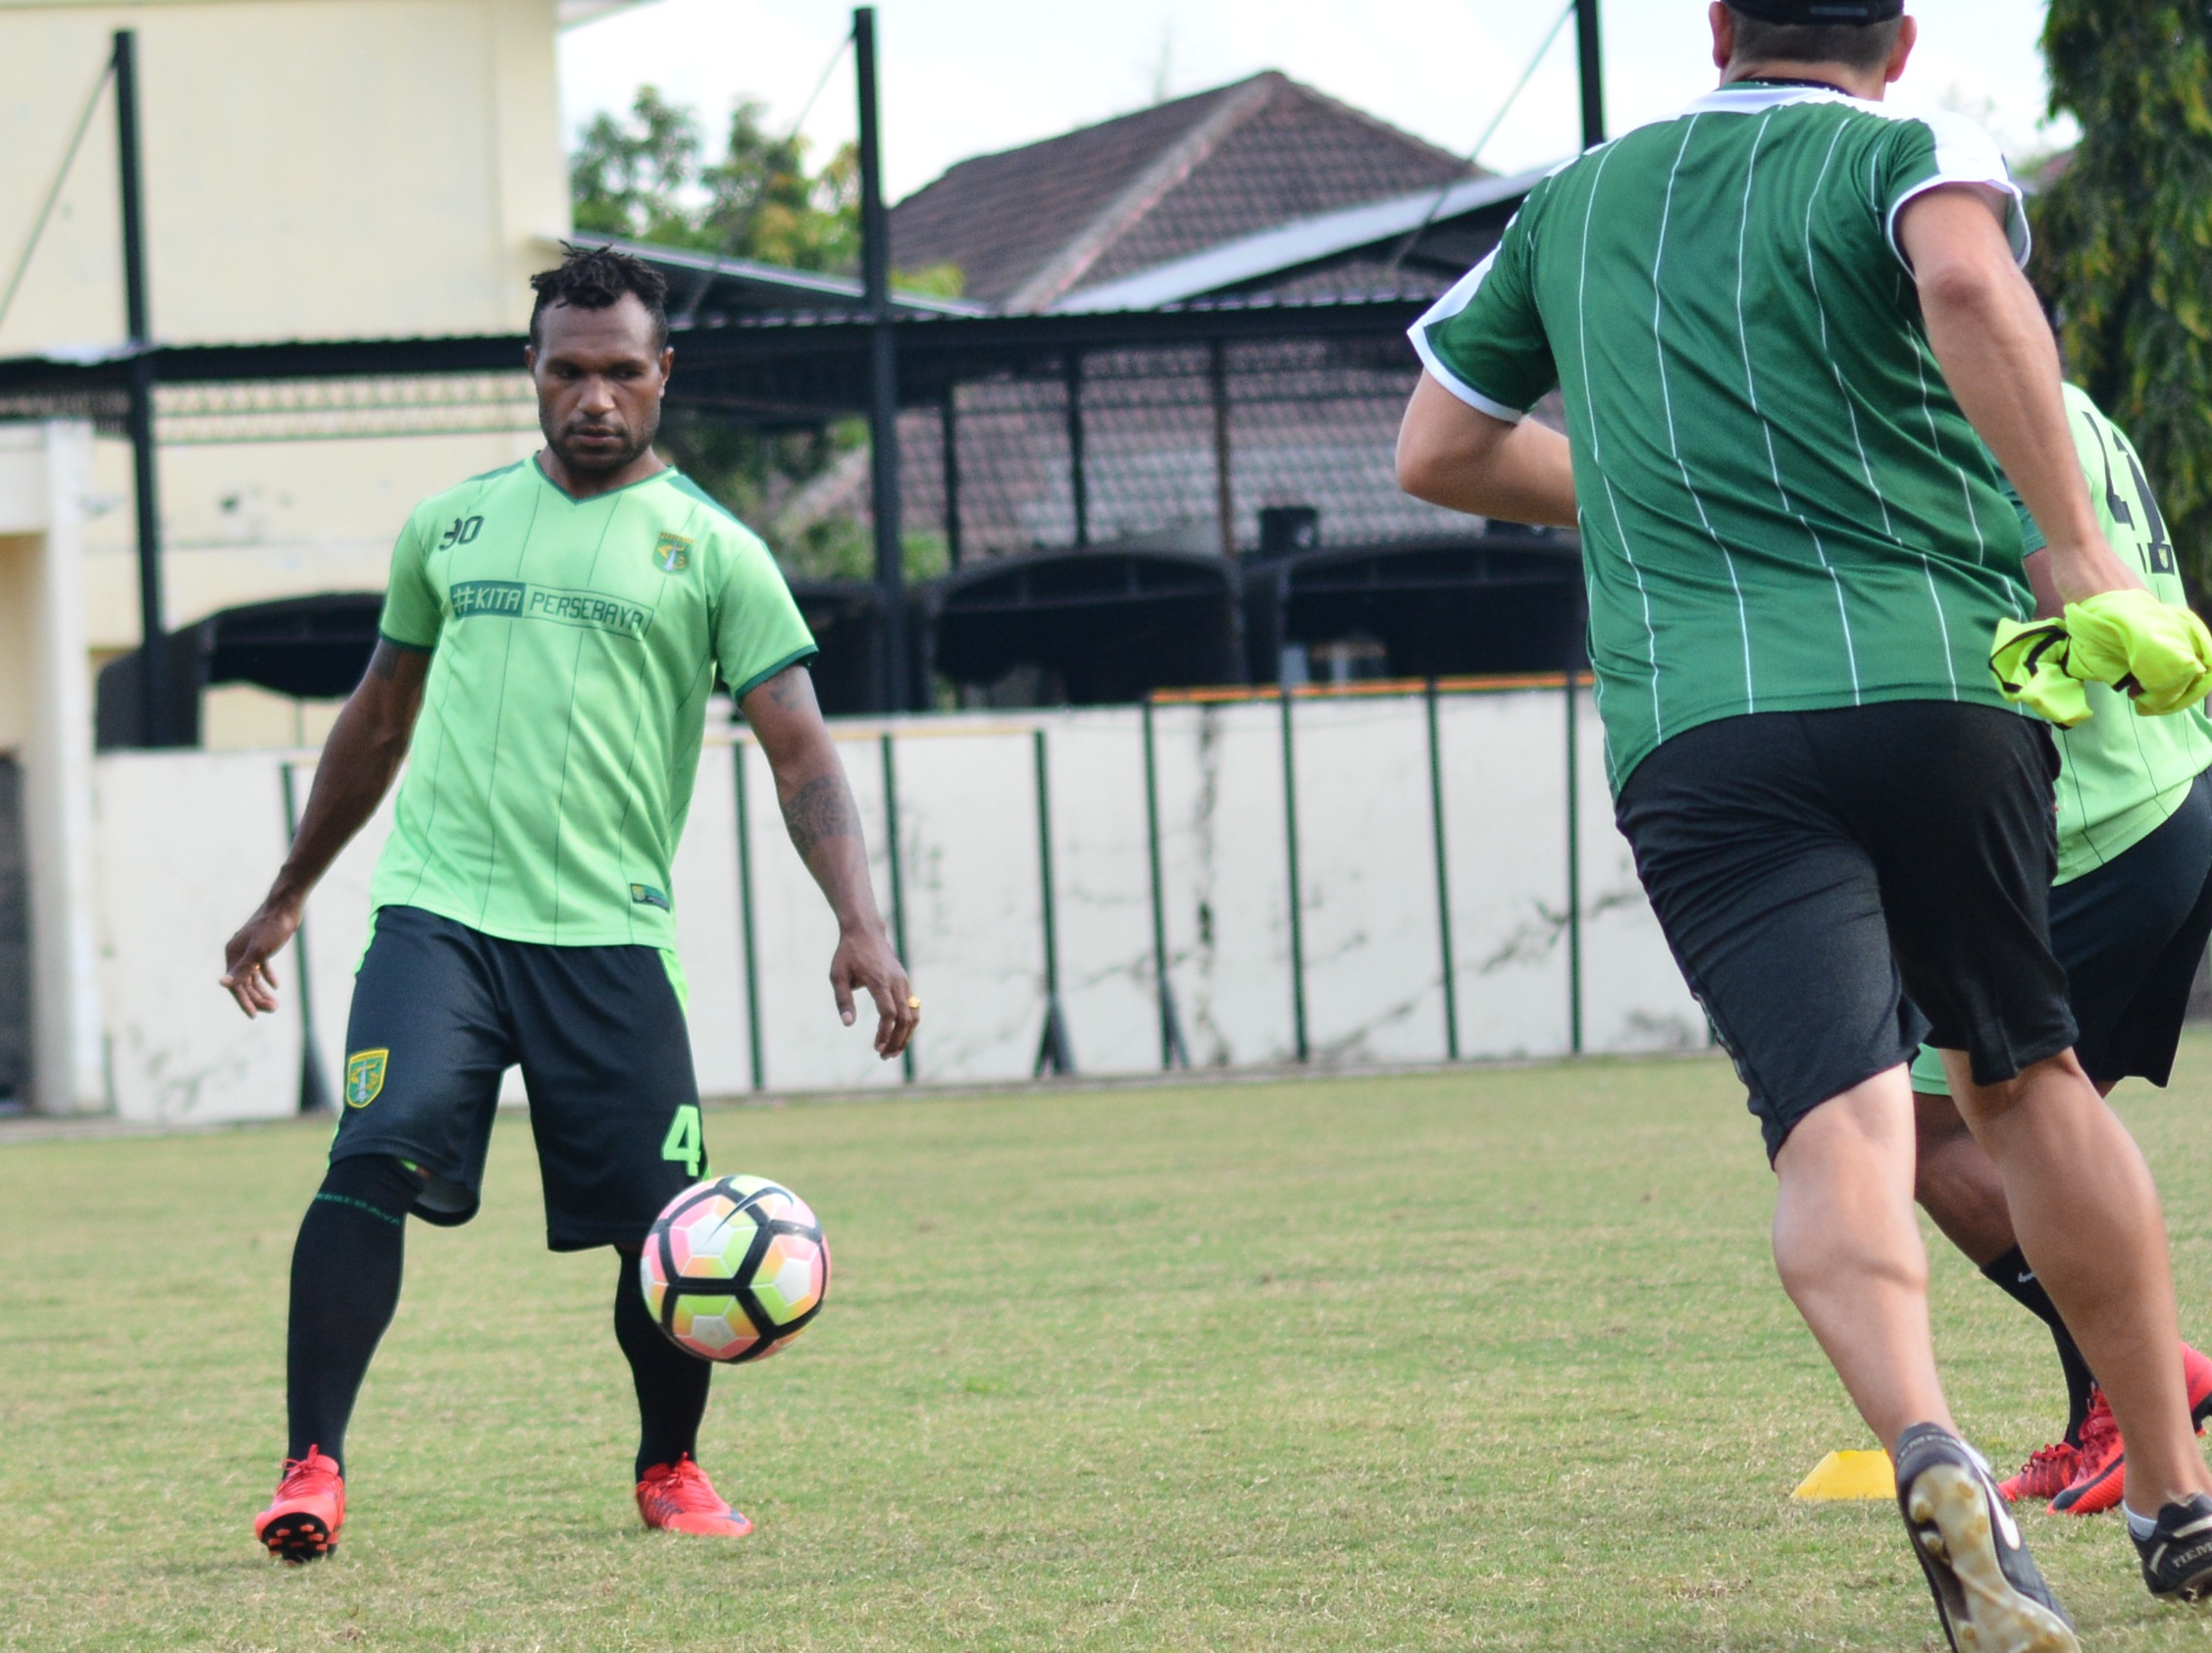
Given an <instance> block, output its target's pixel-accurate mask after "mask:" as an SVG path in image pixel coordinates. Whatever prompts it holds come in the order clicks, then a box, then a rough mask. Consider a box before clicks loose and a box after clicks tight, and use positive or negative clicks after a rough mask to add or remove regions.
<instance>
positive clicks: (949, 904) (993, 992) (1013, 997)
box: [897, 723, 1045, 1079]
mask: <svg viewBox="0 0 2212 1653" xmlns="http://www.w3.org/2000/svg"><path fill="white" fill-rule="evenodd" d="M917 734H918V736H919V737H920V738H915V739H904V740H900V741H898V742H897V754H898V758H897V760H898V768H899V819H900V868H901V871H902V874H903V882H904V887H905V905H906V914H905V920H906V921H905V930H906V947H907V952H908V954H909V957H908V958H907V960H906V964H907V968H908V970H909V971H910V972H911V973H912V975H913V979H914V984H915V985H914V991H915V992H916V993H917V994H919V995H920V996H921V998H922V1000H923V1004H924V1008H923V1012H922V1013H923V1024H922V1025H923V1026H924V1028H925V1029H926V1030H927V1031H926V1034H925V1035H924V1036H923V1037H922V1039H921V1040H920V1041H919V1042H918V1043H917V1044H916V1047H915V1052H914V1059H915V1073H916V1076H917V1077H926V1078H930V1079H1022V1078H1027V1077H1028V1076H1029V1074H1030V1072H1031V1070H1032V1066H1033V1064H1034V1063H1035V1061H1036V1058H1037V1043H1038V1035H1039V1034H1040V1032H1041V1031H1042V1030H1043V1028H1044V1025H1045V939H1044V938H1045V926H1044V913H1045V902H1044V884H1043V878H1042V872H1041V868H1040V863H1039V858H1038V847H1037V779H1036V753H1035V746H1034V741H1033V738H1032V736H1031V734H1030V732H1029V730H1028V729H1026V728H1023V727H1018V726H1017V727H1012V728H1007V727H1003V726H998V727H988V726H986V727H977V726H972V725H971V726H965V727H963V726H962V725H960V724H958V723H952V724H947V725H944V726H941V728H939V729H934V730H933V729H930V728H928V727H926V726H925V727H924V728H923V729H922V730H920V731H917Z"/></svg>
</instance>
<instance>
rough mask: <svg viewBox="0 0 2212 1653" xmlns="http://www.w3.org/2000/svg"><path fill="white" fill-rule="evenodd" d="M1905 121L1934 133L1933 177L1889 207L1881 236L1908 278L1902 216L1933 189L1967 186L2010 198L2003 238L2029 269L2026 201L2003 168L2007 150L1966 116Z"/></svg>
mask: <svg viewBox="0 0 2212 1653" xmlns="http://www.w3.org/2000/svg"><path fill="white" fill-rule="evenodd" d="M1905 118H1906V119H1909V120H1913V121H1917V122H1919V123H1920V124H1921V125H1922V126H1924V127H1926V128H1927V129H1929V131H1930V132H1931V133H1933V134H1934V137H1935V176H1934V177H1932V178H1929V179H1924V180H1922V181H1920V182H1919V183H1916V184H1914V185H1913V186H1912V188H1910V189H1908V190H1906V191H1905V193H1904V194H1902V195H1900V196H1898V197H1897V199H1896V200H1895V201H1894V202H1893V203H1892V204H1891V205H1890V208H1889V219H1888V222H1887V223H1885V224H1884V225H1883V226H1882V227H1881V229H1882V238H1883V239H1884V240H1886V241H1888V243H1889V250H1890V251H1891V252H1893V253H1895V254H1896V255H1897V262H1898V263H1900V264H1902V265H1903V266H1904V267H1905V270H1906V273H1907V274H1908V275H1909V274H1910V273H1911V272H1912V268H1913V266H1912V261H1911V260H1910V259H1908V258H1906V256H1905V249H1904V247H1903V246H1901V245H1899V243H1898V240H1897V218H1898V215H1899V214H1901V213H1902V212H1903V211H1904V210H1905V208H1906V207H1907V206H1908V205H1910V204H1911V203H1912V202H1914V201H1917V200H1918V199H1920V197H1921V196H1923V195H1925V194H1927V193H1928V192H1929V190H1930V189H1941V188H1944V187H1946V186H1947V185H1952V184H1961V183H1964V184H1972V185H1974V186H1976V187H1978V188H1981V189H1995V190H1998V191H2001V192H2002V193H2003V194H2004V195H2006V196H2007V197H2009V205H2008V206H2007V208H2006V212H2005V239H2006V240H2007V241H2008V242H2009V243H2010V244H2011V246H2012V256H2013V261H2014V262H2015V263H2016V264H2018V265H2019V266H2020V267H2021V268H2022V269H2023V270H2025V269H2026V268H2028V254H2029V252H2030V250H2031V248H2032V239H2031V236H2030V233H2029V229H2028V198H2027V197H2026V196H2025V195H2023V194H2022V193H2021V190H2020V185H2019V184H2017V183H2015V182H2014V181H2012V171H2011V169H2010V168H2008V167H2007V166H2006V165H2005V157H2004V152H2003V151H2002V150H2000V149H1999V148H1998V147H1997V145H1996V142H1995V140H1994V139H1992V138H1991V137H1990V136H1989V134H1988V133H1987V132H1985V131H1983V130H1982V129H1981V128H1980V127H1978V126H1976V125H1975V124H1974V122H1972V121H1970V120H1968V119H1967V118H1966V117H1965V116H1964V115H1957V114H1953V113H1952V112H1950V111H1949V110H1931V111H1929V112H1928V113H1927V114H1922V115H1913V116H1909V117H1905Z"/></svg>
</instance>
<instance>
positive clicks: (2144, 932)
mask: <svg viewBox="0 0 2212 1653" xmlns="http://www.w3.org/2000/svg"><path fill="white" fill-rule="evenodd" d="M2207 943H2212V772H2207V773H2206V774H2202V775H2199V776H2197V778H2196V784H2195V785H2194V786H2192V787H2191V788H2190V789H2189V792H2188V796H2187V797H2186V798H2185V799H2184V800H2183V801H2182V806H2181V807H2180V808H2179V809H2177V810H2175V811H2174V813H2173V814H2172V815H2170V816H2168V817H2167V819H2166V822H2165V824H2164V825H2163V826H2161V827H2160V828H2159V829H2158V830H2157V831H2156V832H2153V833H2151V834H2150V835H2149V836H2148V837H2147V838H2144V839H2142V840H2140V841H2139V842H2137V843H2135V844H2134V845H2131V846H2130V847H2129V848H2128V849H2127V850H2126V851H2125V852H2123V853H2121V854H2120V855H2118V856H2117V857H2115V858H2114V859H2112V860H2109V861H2107V862H2106V863H2105V864H2104V865H2102V866H2100V867H2098V868H2097V869H2096V870H2095V871H2093V872H2085V873H2083V875H2082V876H2081V877H2079V878H2077V879H2074V880H2073V881H2072V882H2070V883H2066V884H2061V885H2059V886H2058V888H2056V889H2055V890H2053V891H2052V892H2051V952H2052V953H2053V954H2054V955H2056V956H2057V958H2058V961H2059V965H2060V967H2061V968H2062V969H2064V970H2065V971H2066V994H2067V998H2068V1000H2069V1001H2070V1002H2071V1003H2072V1005H2073V1007H2074V1019H2075V1020H2076V1021H2077V1022H2079V1023H2080V1024H2081V1028H2082V1032H2081V1036H2080V1037H2079V1038H2078V1039H2077V1040H2076V1041H2075V1045H2074V1054H2075V1055H2076V1056H2077V1057H2079V1058H2081V1059H2082V1066H2083V1068H2084V1069H2085V1070H2086V1071H2087V1073H2088V1075H2089V1077H2090V1078H2092V1079H2094V1080H2096V1081H2097V1082H2098V1083H2099V1084H2106V1085H2117V1084H2118V1083H2119V1082H2120V1081H2121V1080H2123V1079H2130V1078H2134V1079H2148V1080H2149V1081H2150V1082H2151V1083H2152V1084H2154V1085H2163V1084H2165V1083H2166V1081H2167V1080H2168V1079H2170V1078H2172V1077H2173V1075H2174V1052H2175V1049H2176V1047H2178V1046H2179V1045H2180V1044H2181V1040H2182V1024H2183V1022H2185V1021H2186V1020H2187V1019H2188V1003H2189V990H2190V989H2191V988H2192V987H2193V986H2195V984H2196V972H2197V967H2198V966H2199V965H2200V964H2202V963H2203V961H2204V950H2205V947H2206V944H2207ZM1928 1057H1929V1053H1923V1057H1922V1059H1920V1060H1918V1061H1915V1062H1914V1063H1913V1088H1914V1089H1915V1090H1919V1091H1929V1092H1932V1093H1934V1094H1936V1095H1947V1094H1948V1093H1949V1090H1950V1086H1949V1085H1948V1084H1947V1083H1945V1082H1944V1080H1943V1077H1942V1064H1941V1062H1940V1061H1935V1062H1933V1063H1931V1062H1930V1061H1929V1059H1928Z"/></svg>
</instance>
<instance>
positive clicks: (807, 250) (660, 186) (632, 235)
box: [569, 86, 860, 273]
mask: <svg viewBox="0 0 2212 1653" xmlns="http://www.w3.org/2000/svg"><path fill="white" fill-rule="evenodd" d="M766 113H767V111H766V109H765V108H764V107H763V106H762V105H761V104H759V103H756V102H754V101H753V100H751V99H749V98H746V99H741V100H740V101H739V103H738V106H737V108H736V109H735V110H733V111H732V112H731V115H730V129H729V133H728V136H727V139H726V141H725V143H724V146H723V152H722V156H721V158H720V159H719V160H715V161H705V160H703V154H704V143H703V140H702V138H701V136H700V133H699V122H698V117H697V116H696V115H695V114H694V112H693V111H691V110H689V109H686V108H683V107H682V106H680V105H677V104H672V103H669V102H667V101H666V100H665V99H663V98H662V97H661V95H660V93H659V91H658V90H657V89H656V88H654V87H652V86H640V87H639V88H638V95H637V98H636V99H635V101H633V103H632V104H631V106H630V114H629V117H628V118H627V119H623V118H618V117H616V116H613V115H609V114H604V113H602V114H600V115H598V116H597V117H595V118H594V119H593V120H592V124H591V126H589V127H587V128H586V129H585V130H584V141H583V143H582V145H581V146H580V147H579V148H578V149H577V151H576V154H575V156H574V157H573V158H572V159H571V161H570V163H569V184H570V190H571V194H572V196H573V198H574V201H575V208H576V227H577V229H579V230H595V231H597V232H599V233H601V234H605V235H621V236H624V237H626V238H628V239H630V240H635V241H651V242H654V243H656V244H658V245H661V246H671V247H687V248H690V249H692V250H694V251H698V252H712V253H719V254H722V255H723V256H725V257H731V258H752V259H758V260H759V261H760V262H762V263H764V264H782V265H786V266H789V267H790V268H792V269H795V270H829V271H836V272H841V273H843V272H849V271H852V270H856V269H858V268H859V264H860V173H859V162H858V160H857V158H856V157H855V154H854V151H853V148H852V145H850V144H846V145H845V146H844V147H842V148H841V149H839V150H838V151H837V152H836V153H835V154H833V155H832V156H831V157H830V158H829V160H828V162H827V163H825V164H824V165H823V166H822V168H821V169H820V170H819V171H809V170H808V167H807V154H806V152H807V142H806V139H804V138H803V137H797V136H790V137H776V136H772V135H771V134H770V133H769V132H768V131H767V130H766V129H764V128H763V127H762V126H761V120H762V117H763V116H764V115H765V114H766Z"/></svg>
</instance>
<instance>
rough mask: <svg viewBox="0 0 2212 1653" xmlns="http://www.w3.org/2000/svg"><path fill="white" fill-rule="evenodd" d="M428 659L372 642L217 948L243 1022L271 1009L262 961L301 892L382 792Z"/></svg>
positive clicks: (395, 768)
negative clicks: (301, 791) (278, 839)
mask: <svg viewBox="0 0 2212 1653" xmlns="http://www.w3.org/2000/svg"><path fill="white" fill-rule="evenodd" d="M430 659H431V657H430V655H429V653H428V652H427V651H425V650H421V649H414V648H402V647H400V646H398V645H397V644H394V643H392V642H391V641H390V640H388V639H386V638H379V639H378V640H377V647H376V652H375V653H374V654H372V655H371V656H370V658H369V669H368V671H367V672H366V673H364V674H363V675H362V678H361V682H360V685H359V687H358V688H356V689H355V690H354V691H353V694H352V696H351V697H350V698H348V699H347V700H346V702H345V706H344V708H343V709H342V710H340V711H339V713H338V716H337V722H336V723H334V725H332V727H331V736H330V739H329V740H327V741H326V742H324V743H323V756H322V760H321V761H320V762H318V763H317V764H316V766H315V782H314V785H313V786H312V787H310V788H309V789H308V794H307V807H306V808H305V809H304V810H302V811H301V813H300V819H299V831H298V833H297V834H296V835H295V836H294V837H293V839H292V845H291V851H290V852H289V853H288V854H287V855H285V857H284V864H283V867H282V868H281V869H280V870H279V871H278V874H277V878H276V882H275V883H273V884H272V885H271V886H270V887H269V894H268V895H267V896H266V897H264V898H263V900H262V903H261V906H260V908H259V909H258V910H257V911H256V912H255V913H254V915H253V916H252V917H251V918H249V919H247V920H246V921H245V923H244V925H242V926H241V927H240V928H239V930H238V933H237V934H236V935H234V936H232V937H231V941H230V944H229V945H228V946H227V947H226V948H225V949H224V960H223V961H224V972H223V976H222V978H221V981H222V985H223V987H224V989H225V990H226V991H227V992H229V994H230V995H231V998H232V999H233V1000H235V1001H236V1002H237V1006H238V1008H239V1009H241V1010H243V1011H245V1013H246V1014H247V1015H249V1016H251V1015H255V1014H259V1013H263V1012H266V1011H270V1010H274V1009H275V1008H276V1007H277V976H276V972H275V971H274V970H272V969H271V968H270V966H269V960H270V959H271V958H272V957H273V956H276V955H277V954H278V953H279V952H281V951H282V950H283V946H284V944H285V943H286V942H288V941H290V940H291V938H292V932H293V931H295V930H297V929H298V928H299V915H300V909H301V908H302V907H303V906H305V904H306V903H307V893H308V892H309V891H310V890H312V889H314V888H315V885H316V882H317V880H319V879H320V878H321V877H322V876H323V874H324V873H325V872H327V871H329V870H330V865H331V862H333V861H334V860H335V859H337V854H338V852H339V851H340V850H342V849H344V848H345V846H346V844H347V843H348V842H349V841H350V840H351V839H352V837H353V835H354V834H355V833H357V832H359V831H360V830H361V828H362V827H363V826H364V825H365V824H367V822H368V819H369V817H370V816H371V815H374V814H375V813H376V812H377V805H378V804H379V803H381V802H382V801H384V795H385V794H386V792H388V791H389V790H390V789H391V782H392V778H393V777H394V776H395V775H397V774H398V773H399V765H400V763H401V762H402V761H403V760H404V759H405V758H406V756H407V743H408V742H409V740H411V739H412V738H413V736H414V732H415V718H416V715H417V713H419V712H420V711H421V710H422V705H423V684H424V681H425V680H426V679H427V678H428V677H429V675H430Z"/></svg>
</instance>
